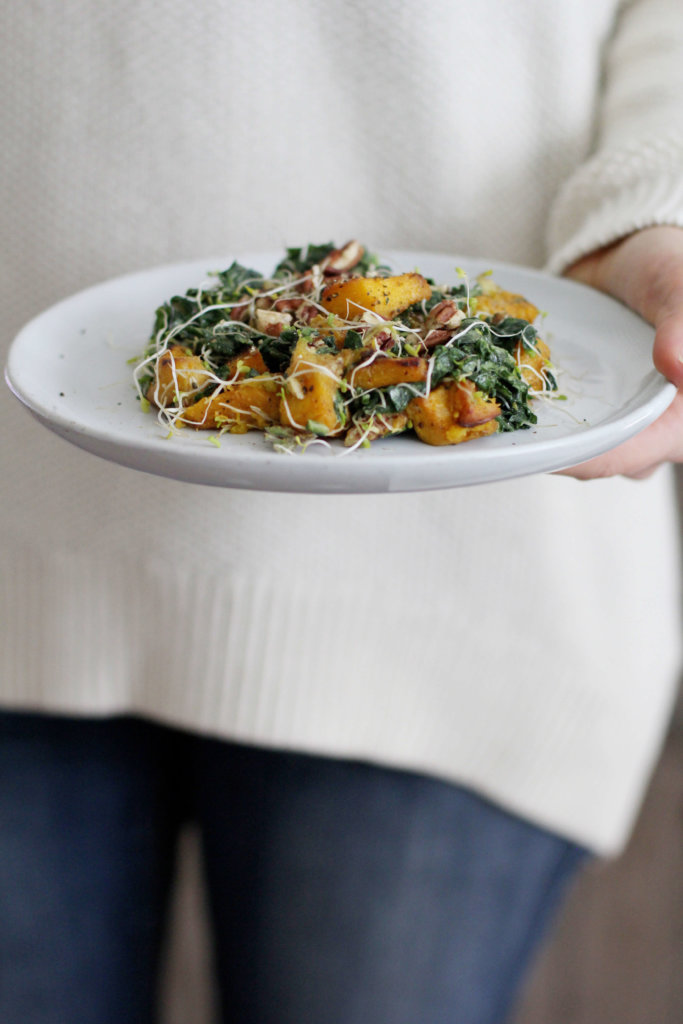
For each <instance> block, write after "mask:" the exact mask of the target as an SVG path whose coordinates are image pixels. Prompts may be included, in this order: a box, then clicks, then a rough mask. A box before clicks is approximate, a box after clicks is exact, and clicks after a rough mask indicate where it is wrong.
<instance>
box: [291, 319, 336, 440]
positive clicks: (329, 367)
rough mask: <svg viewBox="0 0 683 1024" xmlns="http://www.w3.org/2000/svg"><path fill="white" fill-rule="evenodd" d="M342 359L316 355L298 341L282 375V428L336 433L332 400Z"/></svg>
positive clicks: (303, 340)
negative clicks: (318, 428)
mask: <svg viewBox="0 0 683 1024" xmlns="http://www.w3.org/2000/svg"><path fill="white" fill-rule="evenodd" d="M343 369H344V363H343V359H342V357H341V356H340V355H335V354H334V353H332V352H318V351H316V349H315V347H314V346H313V345H309V344H308V342H307V340H306V339H305V338H299V340H298V341H297V343H296V345H295V347H294V351H293V353H292V358H291V360H290V363H289V367H288V369H287V373H286V375H285V386H284V389H283V394H282V400H281V406H280V422H281V424H282V425H283V426H285V427H293V428H294V430H301V431H306V430H310V429H312V428H311V426H309V424H312V425H314V426H313V429H315V427H316V426H317V427H322V428H323V429H322V431H321V433H324V432H327V433H329V434H336V433H339V431H340V430H341V429H342V422H341V420H340V419H339V414H338V412H337V409H336V407H335V398H336V395H337V392H338V391H339V389H340V387H341V384H342V379H341V377H342V372H343Z"/></svg>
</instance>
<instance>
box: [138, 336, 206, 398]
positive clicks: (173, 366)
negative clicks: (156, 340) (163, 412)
mask: <svg viewBox="0 0 683 1024" xmlns="http://www.w3.org/2000/svg"><path fill="white" fill-rule="evenodd" d="M210 379H211V373H210V371H209V370H207V369H206V367H205V366H204V363H203V362H202V361H201V359H200V358H199V356H193V355H190V354H189V353H188V352H187V350H186V349H184V348H183V347H182V345H171V347H170V348H169V349H167V350H166V351H165V352H162V354H161V355H160V356H159V358H158V360H157V364H156V377H155V379H154V380H153V381H152V383H151V384H150V386H149V387H148V389H147V394H146V395H145V398H146V399H147V401H148V402H151V403H152V405H158V406H160V407H162V408H163V407H165V406H168V405H172V406H181V405H186V404H188V403H190V402H192V399H193V396H194V395H196V394H197V392H198V391H201V390H202V388H204V387H206V385H207V384H208V383H209V380H210Z"/></svg>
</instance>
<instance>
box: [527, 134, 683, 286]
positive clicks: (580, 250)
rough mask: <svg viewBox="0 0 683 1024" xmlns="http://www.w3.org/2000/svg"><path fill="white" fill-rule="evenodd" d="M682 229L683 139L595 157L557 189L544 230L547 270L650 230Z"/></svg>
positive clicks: (663, 140)
mask: <svg viewBox="0 0 683 1024" xmlns="http://www.w3.org/2000/svg"><path fill="white" fill-rule="evenodd" d="M663 224H668V225H674V226H678V227H683V134H680V133H676V134H670V135H668V136H660V137H658V138H656V139H648V140H646V141H642V140H641V141H639V142H634V143H632V144H630V145H629V146H627V147H623V148H619V149H614V150H606V151H602V152H600V153H597V154H596V155H595V156H594V157H592V158H591V159H590V160H588V161H587V162H586V163H585V164H583V165H582V167H581V168H580V169H579V170H578V171H577V172H576V174H574V175H573V176H572V177H571V178H570V179H569V180H568V181H567V182H566V183H565V185H564V186H563V188H562V189H561V190H560V193H559V196H558V199H557V202H556V203H555V206H554V208H553V211H552V214H551V217H550V221H549V227H548V245H549V252H550V256H549V258H548V262H547V264H546V270H548V271H549V272H550V273H554V274H560V273H562V271H563V270H565V269H566V267H568V266H570V265H571V264H572V263H574V261H575V260H578V259H580V258H581V257H582V256H585V255H587V253H589V252H593V251H594V250H595V249H600V248H602V247H603V246H605V245H610V244H611V243H613V242H616V241H617V240H618V239H620V238H624V237H625V236H626V235H630V234H631V233H632V232H634V231H638V230H640V229H642V228H647V227H654V226H655V225H663Z"/></svg>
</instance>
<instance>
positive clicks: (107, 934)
mask: <svg viewBox="0 0 683 1024" xmlns="http://www.w3.org/2000/svg"><path fill="white" fill-rule="evenodd" d="M189 818H193V819H194V820H196V821H197V823H198V825H199V828H200V830H201V834H202V838H203V850H204V858H205V869H206V876H207V881H208V886H209V899H210V905H211V914H212V918H213V925H214V937H215V949H216V968H217V973H218V983H219V988H220V992H221V998H222V1006H223V1015H224V1020H225V1022H226V1024H227V1022H228V1021H230V1022H231V1024H502V1022H503V1021H504V1019H505V1016H506V1013H507V1011H508V1008H509V1006H510V1005H511V1000H512V999H513V997H514V994H515V992H516V991H517V988H518V985H519V982H520V979H521V976H522V973H523V971H524V968H525V966H526V964H527V962H528V960H529V957H530V954H531V952H532V950H533V948H534V946H535V945H536V943H537V942H538V940H539V938H540V936H541V934H542V932H543V930H544V928H545V926H546V924H547V922H548V920H549V917H550V916H551V913H552V911H553V909H554V908H555V906H556V905H557V902H558V899H559V897H560V895H561V893H562V891H563V889H564V886H565V885H566V883H567V882H568V880H569V879H570V878H571V877H572V875H573V873H574V872H575V870H576V868H577V866H578V865H579V863H580V862H581V860H582V858H583V856H584V851H582V850H581V849H580V848H579V847H577V846H575V845H573V844H571V843H568V842H566V841H565V840H563V839H561V838H559V837H557V836H554V835H552V834H550V833H548V832H545V831H543V830H541V829H538V828H536V827H534V826H533V825H530V824H529V823H527V822H524V821H522V820H520V819H518V818H516V817H514V816H511V815H509V814H507V813H505V812H504V811H502V810H501V809H499V808H497V807H496V806H494V805H493V804H490V803H488V802H487V801H485V800H483V799H481V798H480V797H478V796H476V795H474V794H472V793H470V792H468V791H467V790H466V789H463V788H460V787H457V786H452V785H450V784H447V783H444V782H439V781H435V780H433V779H429V778H425V777H421V776H417V775H414V774H410V773H404V772H399V771H393V770H390V769H386V768H382V767H377V766H372V765H367V764H359V763H355V762H344V761H338V760H333V759H324V758H318V757H310V756H306V755H301V754H296V753H288V752H281V751H268V750H258V749H253V748H249V747H245V746H241V745H238V744H232V743H225V742H222V741H218V740H214V739H207V738H202V737H198V736H192V735H189V734H185V733H183V732H180V731H176V730H173V729H169V728H165V727H163V726H160V725H156V724H152V723H149V722H144V721H141V720H137V719H131V718H115V719H108V720H102V721H91V720H85V719H82V720H72V719H66V718H64V719H60V718H50V717H43V716H34V715H25V714H13V713H9V714H3V715H0V1021H1V1022H2V1024H110V1022H111V1024H150V1022H151V1021H153V1020H154V1019H155V1002H156V984H157V974H158V964H159V956H160V948H161V941H162V936H163V930H164V919H165V910H166V905H167V901H168V893H169V888H170V883H171V879H172V874H173V864H174V849H175V845H176V838H177V835H178V831H179V828H180V826H181V824H182V823H183V822H184V821H185V820H187V819H189ZM188 1024H190V1022H188Z"/></svg>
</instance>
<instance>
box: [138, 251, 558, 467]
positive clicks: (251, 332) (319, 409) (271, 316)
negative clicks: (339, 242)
mask: <svg viewBox="0 0 683 1024" xmlns="http://www.w3.org/2000/svg"><path fill="white" fill-rule="evenodd" d="M538 317H539V311H538V309H537V308H536V307H535V306H534V305H533V304H532V303H531V302H529V301H528V300H527V299H526V298H524V297H523V296H520V295H515V294H512V293H510V292H507V291H505V290H504V289H502V288H501V287H499V286H498V285H497V284H496V283H494V282H493V281H492V280H491V278H490V275H486V274H483V275H480V276H479V277H477V278H476V279H475V280H472V281H470V280H469V279H468V277H467V275H466V274H465V273H464V271H462V270H461V269H459V268H456V269H455V272H454V280H453V282H451V283H446V284H439V283H437V282H435V281H433V280H431V279H430V278H427V277H424V276H423V275H422V274H420V273H419V272H418V271H406V272H403V273H400V274H395V273H393V272H392V271H391V270H390V269H389V268H388V267H386V266H383V265H382V264H380V263H379V261H378V259H377V257H375V256H373V255H371V254H370V253H369V252H368V251H367V249H366V248H365V246H363V245H361V244H360V243H359V242H357V241H355V240H354V241H350V242H348V243H347V244H346V245H343V246H341V247H336V246H335V245H334V244H332V243H329V244H325V245H308V246H306V247H304V248H291V249H287V251H286V253H285V255H284V256H283V258H282V260H281V261H280V262H279V263H278V264H277V266H276V267H274V269H273V271H272V273H270V274H268V275H264V274H262V273H259V272H258V271H255V270H252V269H250V268H248V267H244V266H242V265H240V264H239V263H237V262H234V263H233V264H232V265H231V266H230V267H228V268H227V269H226V270H222V271H219V272H217V273H215V274H213V275H212V277H211V278H210V279H209V283H208V284H207V285H206V286H203V287H198V288H191V289H189V290H188V291H187V292H186V293H185V294H184V295H176V296H174V297H172V298H170V299H169V300H168V301H167V302H165V303H164V304H163V305H162V306H160V307H159V308H158V309H157V311H156V316H155V320H154V326H153V330H152V334H151V337H150V339H149V343H148V346H147V348H146V350H145V352H144V354H143V355H142V356H141V357H140V359H139V360H137V361H136V366H135V371H134V379H135V385H136V387H137V390H138V395H139V398H140V403H141V406H142V408H143V410H144V411H150V410H151V409H155V410H156V412H157V416H158V418H159V420H160V422H161V423H162V425H163V426H164V428H165V429H168V430H170V431H171V432H172V431H175V430H176V429H179V428H192V429H195V430H211V431H213V432H214V437H213V438H212V440H214V441H216V440H217V436H218V435H220V434H222V433H231V434H236V433H237V434H241V433H245V432H246V431H248V430H260V431H263V432H264V434H265V435H266V437H267V438H268V439H269V440H271V441H272V442H273V443H274V445H275V447H276V448H277V449H278V450H293V449H297V448H302V447H304V448H305V447H307V446H308V445H309V444H311V443H319V442H323V443H327V442H329V441H332V440H335V439H339V440H340V442H341V443H342V444H343V446H344V447H345V448H346V449H356V448H358V447H361V446H368V445H369V444H371V443H372V442H373V441H375V440H377V439H378V438H381V437H387V436H388V435H393V434H401V433H405V432H408V431H410V432H412V433H413V434H414V435H416V436H417V437H418V438H419V439H420V440H421V441H423V442H425V443H427V444H431V445H454V444H460V443H462V442H464V441H470V440H472V439H474V438H477V437H482V436H484V435H487V434H493V433H496V432H499V431H511V430H521V429H525V428H528V427H530V426H531V425H533V424H534V423H535V422H536V415H535V413H534V411H533V410H532V408H531V402H532V400H533V399H534V398H535V397H537V396H539V395H543V394H546V395H547V394H550V393H552V392H554V391H555V390H556V388H557V384H556V380H555V376H554V373H553V369H552V365H551V362H550V351H549V348H548V345H547V343H546V342H545V341H543V340H542V339H541V337H540V335H539V333H538V330H537V328H536V327H535V326H534V322H535V321H536V320H537V318H538Z"/></svg>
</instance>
